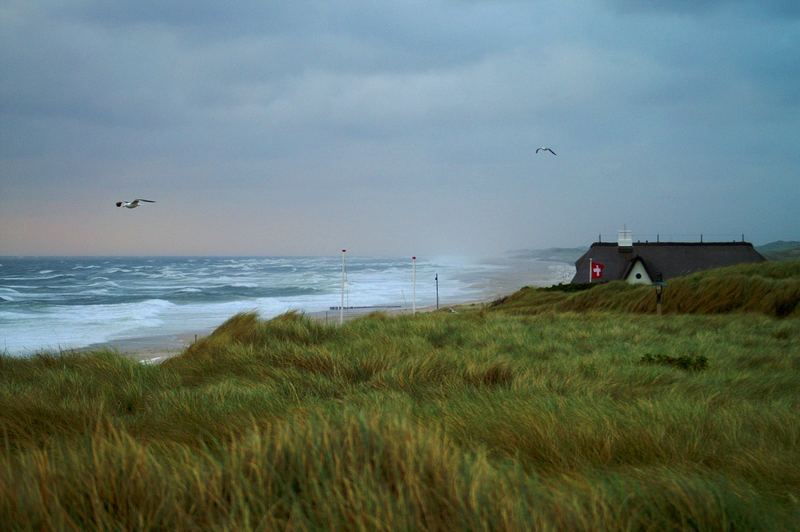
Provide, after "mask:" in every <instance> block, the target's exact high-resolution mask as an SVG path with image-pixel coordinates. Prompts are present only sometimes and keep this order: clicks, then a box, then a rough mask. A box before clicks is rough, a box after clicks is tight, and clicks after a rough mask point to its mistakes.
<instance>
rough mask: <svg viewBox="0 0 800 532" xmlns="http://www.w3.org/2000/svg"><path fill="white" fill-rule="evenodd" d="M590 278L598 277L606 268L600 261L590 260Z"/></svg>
mask: <svg viewBox="0 0 800 532" xmlns="http://www.w3.org/2000/svg"><path fill="white" fill-rule="evenodd" d="M591 265H592V266H591V267H592V279H600V278H601V277H602V276H603V270H605V269H606V265H605V264H603V263H600V262H592V263H591Z"/></svg>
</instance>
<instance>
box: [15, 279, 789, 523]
mask: <svg viewBox="0 0 800 532" xmlns="http://www.w3.org/2000/svg"><path fill="white" fill-rule="evenodd" d="M595 290H598V289H595V288H593V289H592V290H590V291H589V292H594V291H595ZM556 295H559V296H560V294H556ZM577 295H580V293H579V294H577ZM543 297H544V296H543ZM699 360H703V361H704V362H703V363H702V364H699V365H694V366H693V365H692V364H693V363H696V362H697V361H699ZM681 361H689V362H686V363H684V362H681ZM798 493H800V319H798V317H797V316H796V315H793V314H790V315H789V316H788V317H784V318H780V319H779V318H776V317H774V316H770V315H765V314H764V313H738V314H713V313H712V314H700V315H689V314H675V313H672V314H668V315H665V316H662V317H661V318H659V317H657V316H653V315H647V314H641V313H620V312H612V311H582V312H574V311H555V310H553V309H552V308H551V309H547V310H543V311H538V310H537V311H535V312H533V311H530V309H529V311H528V312H522V306H521V304H519V301H517V302H516V303H515V304H514V305H510V306H509V307H508V308H505V307H503V306H502V305H499V306H498V305H495V306H491V307H489V306H487V307H480V306H476V307H473V308H471V309H463V310H461V311H460V312H459V313H457V314H452V313H444V312H442V313H435V312H434V313H428V314H422V315H417V316H413V317H412V316H402V317H388V316H385V315H382V314H373V315H370V316H367V317H365V318H362V319H358V320H354V321H352V322H348V323H346V324H345V325H344V326H343V327H333V326H326V325H325V324H322V323H319V322H315V321H312V320H310V319H308V318H306V317H304V316H302V315H298V314H285V315H282V316H279V317H277V318H275V319H273V320H270V321H263V320H260V319H258V317H257V316H255V315H253V314H240V315H237V316H234V317H233V318H231V319H230V320H228V321H227V322H225V323H224V324H223V325H221V326H220V327H219V328H218V329H217V330H216V331H215V332H214V333H213V334H211V335H210V336H208V337H206V338H202V339H200V340H198V341H197V342H196V343H194V344H193V345H192V346H190V347H189V348H188V349H187V350H186V351H185V352H184V353H183V354H182V355H181V356H178V357H175V358H173V359H169V360H167V361H165V362H164V363H162V364H160V365H145V364H138V363H136V362H133V361H131V360H129V359H126V358H123V357H121V356H119V355H118V354H116V353H113V352H107V351H105V352H102V351H101V352H93V353H81V354H78V353H66V354H63V355H59V356H47V355H40V356H36V357H32V358H28V359H16V358H11V357H7V356H0V494H2V496H0V523H4V527H8V528H10V529H15V530H32V529H37V530H39V529H85V528H107V529H149V528H158V529H177V530H182V529H210V530H214V529H274V528H291V529H299V530H316V529H362V530H363V529H369V530H372V529H379V530H418V529H430V530H454V529H471V530H474V529H477V530H484V529H509V530H529V529H532V528H533V529H543V530H556V529H559V530H563V529H603V530H606V529H607V530H622V529H625V530H629V529H652V530H656V529H657V530H663V529H675V528H680V529H697V530H707V529H732V528H735V529H747V530H791V529H796V523H798V522H800V498H799V497H798V495H797V494H798Z"/></svg>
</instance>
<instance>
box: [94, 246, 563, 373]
mask: <svg viewBox="0 0 800 532" xmlns="http://www.w3.org/2000/svg"><path fill="white" fill-rule="evenodd" d="M484 264H486V266H487V270H486V271H485V272H481V273H475V274H473V275H472V276H471V277H470V278H467V279H465V280H466V281H467V282H468V283H469V284H470V286H472V287H473V288H474V289H475V290H476V291H477V292H479V293H481V294H483V296H482V297H481V298H480V299H472V300H461V301H449V300H448V301H440V305H439V306H440V308H449V307H455V306H461V305H470V304H485V303H489V302H491V301H494V300H495V299H497V298H500V297H503V296H505V295H508V294H511V293H513V292H515V291H517V290H519V289H520V288H522V287H523V286H549V285H552V284H556V283H558V282H569V280H570V279H571V277H572V272H574V268H572V267H571V265H568V264H565V263H558V262H540V261H536V260H530V259H494V260H489V261H485V262H484ZM462 280H464V279H462ZM433 310H436V307H435V306H426V307H417V312H430V311H433ZM376 311H377V312H385V313H387V314H390V315H400V314H411V312H412V309H411V308H410V307H403V308H397V307H371V308H360V309H352V310H349V309H346V310H345V313H344V319H345V320H350V319H354V318H357V317H359V316H365V315H366V314H369V313H370V312H376ZM305 314H306V315H307V316H309V317H310V318H312V319H315V320H319V321H321V322H325V323H329V324H336V323H338V322H339V311H338V310H326V311H317V312H307V313H305ZM213 330H214V328H209V329H207V330H196V331H187V332H184V333H180V334H168V335H151V336H143V337H139V338H126V339H122V340H112V341H109V342H104V343H98V344H92V345H90V346H87V347H85V348H82V349H80V350H81V351H91V350H96V349H112V350H114V351H117V352H119V353H120V354H121V355H123V356H126V357H129V358H132V359H134V360H138V361H140V362H142V363H150V364H153V363H156V364H157V363H159V362H162V361H164V360H166V359H168V358H170V357H173V356H176V355H179V354H181V353H182V352H183V351H184V350H185V349H186V348H187V347H189V346H190V345H191V344H192V342H194V341H195V339H199V338H202V337H203V336H206V335H208V334H210V333H211V332H212V331H213Z"/></svg>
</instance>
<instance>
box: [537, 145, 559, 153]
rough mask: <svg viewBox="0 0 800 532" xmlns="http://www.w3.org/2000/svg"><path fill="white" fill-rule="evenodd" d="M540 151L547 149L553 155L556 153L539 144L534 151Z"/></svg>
mask: <svg viewBox="0 0 800 532" xmlns="http://www.w3.org/2000/svg"><path fill="white" fill-rule="evenodd" d="M540 151H549V152H550V153H552V154H553V155H558V154H557V153H556V152H554V151H553V150H552V149H550V148H548V147H547V146H541V147H539V148H536V153H539V152H540Z"/></svg>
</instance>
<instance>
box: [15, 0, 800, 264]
mask: <svg viewBox="0 0 800 532" xmlns="http://www.w3.org/2000/svg"><path fill="white" fill-rule="evenodd" d="M799 141H800V2H797V1H796V0H773V1H769V0H740V1H737V0H705V1H702V0H673V1H669V0H663V1H660V2H640V1H638V0H584V1H571V0H552V1H533V0H531V1H521V0H509V1H491V0H423V1H397V2H379V1H368V0H319V1H315V0H295V1H291V2H286V1H268V0H243V1H239V2H230V3H229V2H219V1H216V0H213V1H212V0H193V1H183V2H180V1H175V0H135V1H133V0H131V1H127V0H122V1H117V2H107V1H104V0H74V1H65V0H42V1H37V0H5V1H4V2H3V3H2V4H0V255H333V254H336V253H337V252H338V251H339V250H340V249H341V248H348V249H349V250H351V251H352V252H353V253H354V254H356V255H365V256H366V255H372V256H405V255H412V254H413V255H420V256H425V255H428V256H442V255H469V256H490V255H496V254H502V253H504V252H506V251H508V250H514V249H530V248H544V247H551V246H558V247H573V246H582V245H587V244H588V243H590V242H592V241H593V240H595V239H596V238H597V235H598V234H602V235H603V238H604V239H607V240H613V239H614V238H615V237H616V231H617V230H618V229H620V228H622V227H623V225H624V226H626V227H627V228H629V229H631V230H633V234H634V238H641V239H642V240H644V239H654V238H655V236H656V234H660V235H661V239H662V240H664V239H666V238H671V239H673V240H696V239H698V238H699V235H700V234H701V233H702V234H704V239H705V240H731V239H739V238H741V235H742V234H744V235H745V238H746V239H747V240H749V241H752V242H755V243H757V244H759V243H766V242H769V241H772V240H779V239H784V240H786V239H800V223H799V222H800V215H799V214H798V212H800V208H798V205H800V185H799V184H798V180H800V142H799ZM539 146H550V147H552V148H553V150H554V151H555V152H556V153H557V154H558V155H557V156H552V155H550V154H549V153H541V152H540V153H539V154H536V153H535V150H536V148H537V147H539ZM133 198H147V199H152V200H155V201H156V202H157V203H154V204H147V205H145V206H143V207H140V208H138V209H133V210H128V209H118V208H116V207H115V206H114V203H115V202H116V201H119V200H130V199H133Z"/></svg>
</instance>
